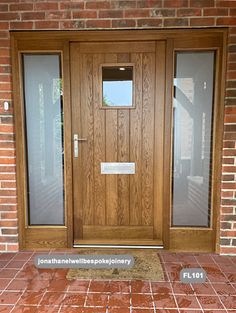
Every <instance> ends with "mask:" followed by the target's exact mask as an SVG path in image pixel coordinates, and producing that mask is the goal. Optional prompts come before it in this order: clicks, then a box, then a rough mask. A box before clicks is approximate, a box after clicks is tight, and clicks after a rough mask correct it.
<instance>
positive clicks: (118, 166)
mask: <svg viewBox="0 0 236 313" xmlns="http://www.w3.org/2000/svg"><path fill="white" fill-rule="evenodd" d="M101 174H135V163H125V162H121V163H119V162H102V163H101Z"/></svg>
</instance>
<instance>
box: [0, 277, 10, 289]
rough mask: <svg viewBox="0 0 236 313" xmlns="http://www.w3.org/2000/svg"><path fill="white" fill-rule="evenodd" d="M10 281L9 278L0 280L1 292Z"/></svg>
mask: <svg viewBox="0 0 236 313" xmlns="http://www.w3.org/2000/svg"><path fill="white" fill-rule="evenodd" d="M10 281H11V279H9V278H0V290H4V289H5V288H6V286H7V285H8V284H9V283H10Z"/></svg>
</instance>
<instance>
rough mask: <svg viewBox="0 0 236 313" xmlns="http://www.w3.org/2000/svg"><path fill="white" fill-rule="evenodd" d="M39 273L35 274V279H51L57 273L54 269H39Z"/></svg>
mask: <svg viewBox="0 0 236 313" xmlns="http://www.w3.org/2000/svg"><path fill="white" fill-rule="evenodd" d="M37 272H38V273H37V274H36V275H35V276H34V279H39V280H43V279H45V280H49V279H53V276H54V274H55V270H54V269H41V268H40V269H37Z"/></svg>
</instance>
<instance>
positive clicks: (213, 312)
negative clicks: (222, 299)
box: [180, 310, 233, 313]
mask: <svg viewBox="0 0 236 313" xmlns="http://www.w3.org/2000/svg"><path fill="white" fill-rule="evenodd" d="M180 312H181V313H182V311H180ZM226 312H227V311H226V310H204V313H226ZM229 312H230V313H233V312H232V311H229ZM188 313H192V311H191V312H188Z"/></svg>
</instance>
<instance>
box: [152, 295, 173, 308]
mask: <svg viewBox="0 0 236 313" xmlns="http://www.w3.org/2000/svg"><path fill="white" fill-rule="evenodd" d="M153 298H154V303H155V306H156V308H159V309H165V308H176V304H175V300H174V297H173V296H172V295H165V294H154V295H153Z"/></svg>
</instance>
